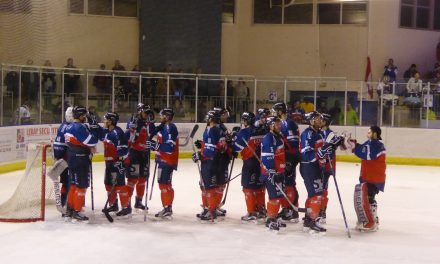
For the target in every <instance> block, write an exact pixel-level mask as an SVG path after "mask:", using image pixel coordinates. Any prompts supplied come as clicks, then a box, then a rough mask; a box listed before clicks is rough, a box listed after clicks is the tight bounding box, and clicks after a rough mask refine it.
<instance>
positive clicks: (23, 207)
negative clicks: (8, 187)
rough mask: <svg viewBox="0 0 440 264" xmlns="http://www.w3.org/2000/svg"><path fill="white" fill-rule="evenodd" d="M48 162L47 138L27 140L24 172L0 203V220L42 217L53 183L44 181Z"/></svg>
mask: <svg viewBox="0 0 440 264" xmlns="http://www.w3.org/2000/svg"><path fill="white" fill-rule="evenodd" d="M52 164H53V150H52V146H51V145H50V144H49V143H48V142H41V143H28V145H27V153H26V169H25V171H24V175H23V176H22V178H21V180H20V182H19V184H18V186H17V188H16V189H15V191H14V193H13V194H12V196H11V197H10V198H9V199H8V200H6V201H5V202H3V203H1V204H0V222H14V223H25V222H35V221H44V218H45V211H46V210H45V209H46V205H47V203H53V201H54V192H53V185H52V184H50V182H49V183H48V182H47V181H46V171H47V170H48V169H49V168H50V167H51V165H52Z"/></svg>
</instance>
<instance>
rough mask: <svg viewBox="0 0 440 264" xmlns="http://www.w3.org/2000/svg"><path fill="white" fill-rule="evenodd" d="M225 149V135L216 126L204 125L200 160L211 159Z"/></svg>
mask: <svg viewBox="0 0 440 264" xmlns="http://www.w3.org/2000/svg"><path fill="white" fill-rule="evenodd" d="M225 149H226V141H225V137H224V136H222V131H221V129H220V128H219V127H218V126H213V127H206V129H205V131H204V132H203V143H202V150H201V153H202V160H212V159H214V158H215V157H216V155H217V154H218V153H221V152H224V151H225Z"/></svg>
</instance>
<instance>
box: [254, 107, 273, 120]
mask: <svg viewBox="0 0 440 264" xmlns="http://www.w3.org/2000/svg"><path fill="white" fill-rule="evenodd" d="M257 113H258V118H262V117H267V116H270V110H269V108H259V109H258V110H257Z"/></svg>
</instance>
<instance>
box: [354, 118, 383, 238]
mask: <svg viewBox="0 0 440 264" xmlns="http://www.w3.org/2000/svg"><path fill="white" fill-rule="evenodd" d="M381 134H382V131H381V129H380V127H378V126H371V127H370V129H369V130H368V133H367V138H368V140H367V141H365V142H364V143H363V144H358V143H357V142H356V139H351V138H349V139H348V141H349V143H350V145H351V147H352V150H353V152H354V154H355V155H356V156H358V157H359V158H361V159H362V162H361V172H360V177H359V181H360V183H359V184H357V185H356V187H355V195H354V197H355V201H354V204H355V210H356V214H357V216H358V224H357V228H358V229H359V230H361V231H376V230H377V229H378V226H379V218H378V217H377V202H376V200H375V196H376V194H378V193H379V191H382V192H383V191H384V188H385V178H386V174H385V170H386V150H385V146H384V144H383V143H382V142H380V140H382V138H381Z"/></svg>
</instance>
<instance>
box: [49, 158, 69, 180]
mask: <svg viewBox="0 0 440 264" xmlns="http://www.w3.org/2000/svg"><path fill="white" fill-rule="evenodd" d="M67 167H68V165H67V162H66V161H65V160H64V159H59V160H57V161H55V163H54V164H53V166H52V168H51V169H50V170H49V171H48V172H47V176H49V177H50V178H51V179H52V181H59V177H60V175H61V174H62V173H63V171H64V170H65V169H67Z"/></svg>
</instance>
